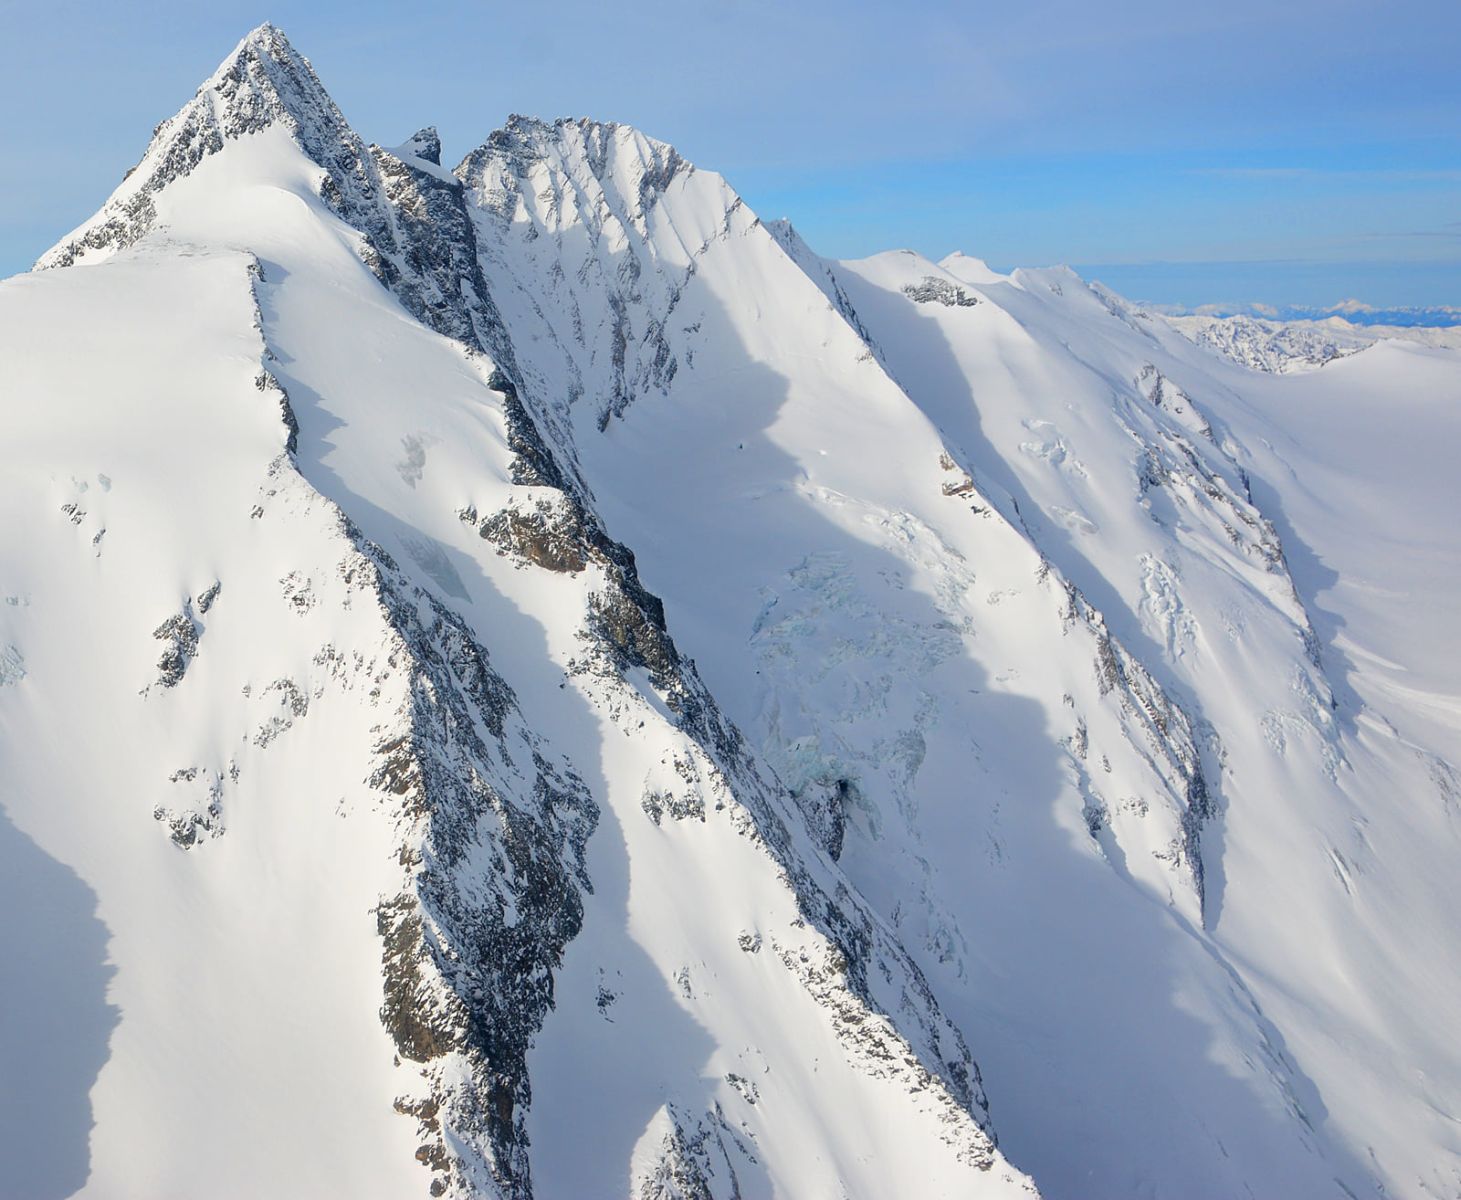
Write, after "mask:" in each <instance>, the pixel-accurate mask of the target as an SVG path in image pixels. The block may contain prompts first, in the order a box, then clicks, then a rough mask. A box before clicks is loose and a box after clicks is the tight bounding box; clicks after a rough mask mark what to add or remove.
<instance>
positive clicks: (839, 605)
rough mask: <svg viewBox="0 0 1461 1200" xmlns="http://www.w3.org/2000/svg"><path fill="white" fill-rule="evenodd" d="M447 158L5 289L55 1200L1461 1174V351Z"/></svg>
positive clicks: (268, 70)
mask: <svg viewBox="0 0 1461 1200" xmlns="http://www.w3.org/2000/svg"><path fill="white" fill-rule="evenodd" d="M441 157H442V147H441V142H440V139H439V138H438V137H437V135H436V133H435V131H434V130H432V129H423V130H421V131H419V132H417V133H416V134H414V135H413V136H412V137H410V138H409V139H407V140H406V141H405V142H403V143H401V144H400V145H397V146H395V147H392V148H383V147H381V146H378V145H374V144H367V143H366V142H365V141H363V139H361V137H360V136H359V135H358V134H357V133H356V132H355V131H354V130H353V129H352V128H351V127H350V125H349V124H348V123H347V122H346V120H345V118H344V116H343V115H342V114H341V113H340V111H339V109H338V108H337V107H336V106H335V104H334V103H333V101H332V100H331V99H330V97H329V96H328V94H327V93H326V91H325V89H324V87H323V86H322V85H321V83H320V81H319V80H318V78H317V77H316V76H315V74H314V72H313V70H312V68H311V67H310V65H309V63H308V61H307V60H306V59H305V58H304V57H303V56H302V55H301V54H299V52H298V51H296V50H295V49H294V47H293V46H292V45H291V44H290V43H289V41H288V39H287V38H286V37H285V35H284V34H283V33H282V32H281V31H280V30H278V29H277V28H275V27H273V26H269V25H265V26H261V27H260V28H258V29H256V30H255V31H253V32H252V33H250V34H249V35H248V36H247V37H246V38H245V39H244V40H243V41H242V42H241V43H240V44H239V46H238V47H237V48H236V49H235V50H234V51H233V53H231V54H230V55H229V56H228V57H227V58H226V59H225V60H224V61H223V63H222V64H221V65H220V67H219V69H218V71H217V72H216V73H215V74H214V75H213V76H212V77H211V78H210V79H208V80H207V81H206V82H205V83H204V84H203V86H202V87H201V88H200V89H199V91H198V93H197V94H196V96H195V97H194V98H193V99H192V100H191V101H189V102H188V104H187V105H185V106H184V108H183V109H182V110H181V111H180V112H179V113H178V114H177V115H176V116H174V117H173V118H171V119H170V120H168V121H164V122H163V123H162V124H161V125H160V126H158V128H157V130H156V132H155V133H154V136H153V139H152V142H151V144H150V145H149V147H148V149H147V151H146V153H145V154H144V156H143V158H142V159H141V161H140V162H139V164H138V166H137V167H136V168H135V169H134V170H133V171H132V172H131V173H130V174H129V175H128V177H127V178H126V179H125V180H124V181H123V182H122V183H121V185H120V186H119V188H118V189H117V191H116V192H115V193H114V194H113V195H112V197H111V198H110V199H109V200H108V201H107V202H106V204H105V205H104V206H103V207H102V209H101V210H100V211H99V212H98V213H97V215H96V216H95V217H93V218H92V219H91V220H90V221H88V222H87V223H86V224H84V225H83V226H82V227H80V228H79V229H77V230H75V231H73V232H72V233H70V234H68V235H67V236H66V237H64V238H62V239H61V240H60V241H59V242H58V243H57V245H56V247H55V248H54V249H52V250H51V251H49V252H48V253H47V254H45V255H44V256H43V257H42V258H41V259H40V261H39V262H38V263H37V265H36V268H35V269H34V270H33V271H31V272H29V273H27V274H24V275H20V276H17V277H15V278H13V279H9V280H6V281H3V282H0V362H3V364H4V371H3V376H0V377H3V378H4V380H5V384H4V387H3V389H0V404H3V412H4V416H5V427H6V429H7V431H8V437H7V441H6V453H7V470H6V471H5V472H4V473H3V475H0V493H3V497H4V501H3V502H4V504H5V506H6V507H5V511H6V512H7V514H8V515H9V520H8V521H7V523H6V526H5V529H4V533H3V536H0V599H3V602H4V603H3V604H0V763H3V764H4V770H3V772H0V817H3V819H0V865H3V870H0V878H3V880H4V886H5V887H6V889H7V890H6V893H5V894H6V896H7V898H8V899H9V906H8V908H9V911H10V912H11V913H12V914H13V920H12V922H11V923H10V925H9V926H8V927H7V928H6V930H5V932H4V933H3V934H0V945H3V946H4V948H5V950H6V951H7V953H6V955H5V960H6V962H7V971H6V980H7V992H8V994H10V995H12V996H13V997H14V999H13V1001H12V1003H11V1004H10V1005H7V1011H6V1012H5V1014H4V1015H3V1016H0V1114H4V1117H5V1119H4V1120H3V1121H0V1129H3V1130H4V1132H0V1192H4V1193H5V1194H15V1195H17V1196H26V1197H32V1198H35V1200H43V1198H45V1197H53V1196H55V1197H59V1196H67V1195H73V1194H79V1195H84V1196H96V1197H108V1198H110V1197H130V1196H137V1197H144V1196H149V1197H150V1196H158V1195H183V1194H199V1193H200V1191H201V1192H202V1193H203V1194H207V1195H210V1196H217V1197H231V1196H238V1197H252V1196H258V1195H277V1196H295V1195H298V1196H306V1195H308V1196H333V1195H340V1196H346V1195H348V1196H353V1197H354V1196H359V1197H365V1196H382V1197H387V1196H389V1197H399V1196H407V1195H430V1196H450V1197H491V1198H502V1200H508V1198H511V1200H527V1198H528V1197H541V1198H554V1197H567V1198H573V1197H584V1196H613V1195H623V1196H633V1197H635V1198H636V1200H661V1198H663V1200H670V1198H679V1200H690V1198H695V1200H728V1198H730V1197H755V1196H767V1197H770V1196H779V1197H813V1196H828V1197H897V1196H909V1197H914V1196H916V1197H920V1198H923V1197H944V1196H946V1197H975V1196H978V1197H998V1196H1016V1195H1022V1196H1033V1195H1036V1194H1038V1195H1043V1196H1046V1197H1051V1198H1084V1197H1125V1196H1136V1195H1145V1196H1154V1197H1184V1198H1190V1197H1214V1198H1217V1197H1230V1196H1240V1195H1252V1196H1256V1197H1265V1196H1286V1197H1308V1196H1314V1197H1321V1196H1334V1195H1348V1196H1351V1197H1360V1196H1379V1195H1389V1196H1413V1197H1422V1196H1426V1197H1429V1196H1437V1195H1456V1194H1461V1051H1458V1047H1457V1044H1456V1040H1455V1036H1454V1030H1455V1029H1457V1028H1461V929H1458V927H1457V924H1456V921H1455V916H1454V914H1455V912H1456V911H1457V905H1458V901H1461V896H1458V887H1457V882H1456V880H1457V878H1458V872H1457V870H1456V865H1457V862H1458V859H1461V773H1458V768H1457V767H1456V765H1455V764H1457V763H1458V762H1461V648H1458V647H1461V643H1458V641H1457V639H1456V637H1455V636H1454V633H1453V631H1452V624H1453V622H1452V614H1453V612H1454V599H1453V597H1454V596H1455V595H1456V594H1457V591H1458V588H1461V539H1458V537H1457V535H1456V531H1455V528H1454V514H1455V512H1456V511H1457V507H1458V505H1457V502H1458V500H1461V496H1458V488H1457V483H1456V478H1457V477H1456V472H1455V467H1454V452H1455V447H1456V446H1457V445H1458V444H1461V438H1458V435H1461V358H1458V356H1457V355H1458V351H1457V349H1455V348H1452V347H1450V346H1449V345H1448V344H1446V343H1445V340H1444V339H1443V338H1441V337H1439V336H1438V335H1436V334H1435V333H1434V331H1424V332H1425V333H1426V334H1427V335H1428V336H1427V337H1425V338H1410V339H1409V340H1405V339H1401V338H1397V337H1389V336H1384V337H1382V336H1380V335H1379V334H1376V333H1374V332H1373V331H1367V335H1368V336H1366V337H1365V338H1363V339H1359V338H1357V337H1350V338H1348V339H1347V340H1346V338H1345V337H1343V336H1328V335H1326V334H1325V333H1324V331H1323V330H1314V329H1310V328H1307V327H1304V326H1283V325H1279V324H1276V323H1259V322H1256V321H1251V320H1249V319H1248V318H1227V319H1218V318H1180V317H1170V318H1169V317H1166V316H1163V315H1162V314H1159V313H1156V312H1152V311H1149V310H1147V309H1145V308H1143V307H1142V306H1140V305H1136V304H1132V303H1130V302H1128V301H1127V300H1125V299H1123V298H1122V297H1120V296H1118V295H1116V294H1115V293H1112V292H1110V291H1109V290H1107V289H1105V288H1102V287H1100V286H1099V285H1094V284H1088V283H1087V282H1085V281H1084V280H1082V279H1080V278H1079V277H1078V276H1077V275H1075V274H1074V273H1073V272H1071V271H1069V270H1066V269H1063V268H1054V269H1044V270H1019V271H1015V272H1013V273H1012V274H1008V275H1006V274H1003V273H1000V272H997V271H994V270H992V269H991V268H990V267H988V266H987V265H986V264H984V263H983V262H981V261H980V260H978V259H975V258H972V257H968V256H966V255H962V254H955V255H952V256H950V257H948V258H946V259H944V260H943V261H941V262H933V261H931V260H928V259H926V258H924V257H922V256H920V255H918V254H915V253H912V252H908V251H896V252H891V253H887V254H882V255H877V256H874V257H872V258H869V259H864V260H859V261H851V262H844V261H837V260H831V259H826V258H823V257H821V256H819V255H818V254H817V253H816V252H815V251H814V250H813V249H812V248H811V247H809V246H808V245H807V243H806V242H805V241H804V240H803V239H802V237H801V236H800V235H799V234H798V232H797V231H796V229H795V228H794V227H793V226H792V225H791V224H790V223H789V222H787V221H763V220H762V219H761V218H759V217H758V216H757V215H756V214H755V213H753V212H752V211H751V210H750V208H749V207H748V206H747V205H746V203H745V202H744V201H743V200H742V198H741V197H740V196H739V195H737V193H736V192H735V191H734V190H733V189H732V188H731V186H730V185H729V184H728V183H727V182H726V181H725V180H724V179H722V178H721V177H720V176H718V175H716V174H714V173H712V172H709V171H705V170H702V169H700V168H698V167H696V166H695V165H693V164H691V163H689V162H688V161H686V160H685V159H684V158H682V157H681V156H680V155H679V154H678V153H677V152H676V151H675V150H674V149H673V148H672V147H670V146H667V145H665V144H663V143H660V142H657V141H655V140H653V139H652V138H649V137H647V136H645V135H644V134H642V133H640V132H639V131H637V130H635V129H632V128H630V127H627V126H622V125H615V124H610V123H601V122H597V121H591V120H586V119H583V120H558V121H552V122H548V121H542V120H538V119H535V118H528V117H518V116H514V117H512V118H510V119H509V120H508V121H507V122H506V124H505V125H504V126H503V128H501V129H499V130H497V131H495V132H493V133H491V134H490V135H489V136H488V138H487V139H486V141H485V142H484V143H483V144H482V145H481V146H480V147H478V148H477V149H475V150H473V151H472V152H471V153H469V154H468V155H466V157H465V158H464V159H463V160H462V161H461V163H460V164H459V165H458V166H457V167H456V168H455V169H454V170H451V169H446V168H444V167H443V166H442V163H441ZM1223 320H1226V321H1228V322H1229V323H1227V324H1224V323H1223ZM1406 333H1407V336H1408V335H1409V331H1406ZM1426 342H1429V343H1430V344H1425V343H1426Z"/></svg>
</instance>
